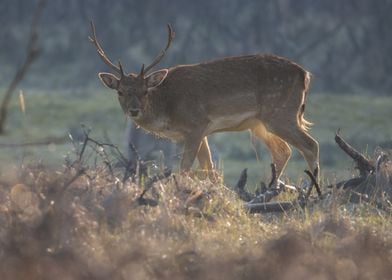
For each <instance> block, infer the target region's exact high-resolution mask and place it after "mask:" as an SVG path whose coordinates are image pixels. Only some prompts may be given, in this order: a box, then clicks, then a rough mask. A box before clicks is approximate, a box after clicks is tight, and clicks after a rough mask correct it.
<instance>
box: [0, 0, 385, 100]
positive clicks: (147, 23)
mask: <svg viewBox="0 0 392 280" xmlns="http://www.w3.org/2000/svg"><path fill="white" fill-rule="evenodd" d="M36 3H37V1H28V0H1V1H0V24H1V26H2V28H0V50H1V52H0V65H1V67H0V83H1V85H2V86H5V85H6V84H7V83H8V82H9V80H10V79H11V78H12V76H13V75H14V72H15V68H16V66H17V65H18V64H20V63H21V61H22V60H23V57H24V54H25V46H26V41H27V39H28V33H29V28H30V25H31V19H32V14H33V10H34V8H35V5H36ZM391 10H392V1H390V0H378V1H368V0H347V1H339V0H334V1H322V0H316V1H315V0H296V1H290V0H264V1H257V0H241V1H240V0H215V1H206V0H203V1H183V0H170V1H157V0H143V1H131V0H118V1H103V0H67V1H63V0H50V1H47V3H46V6H45V8H44V11H43V16H42V19H41V20H40V24H39V31H38V32H39V46H40V49H41V56H40V58H39V59H38V60H37V62H35V63H34V65H33V66H32V69H31V71H30V72H29V74H28V75H27V77H26V78H25V80H24V81H23V84H24V85H25V86H29V87H34V88H49V89H56V88H65V89H72V88H83V87H86V86H89V87H91V86H92V87H98V86H100V85H99V82H98V81H97V78H96V73H97V72H98V71H102V70H106V66H105V65H104V64H103V63H102V62H101V61H100V59H99V58H98V56H97V55H96V53H95V49H94V47H93V46H92V45H91V43H90V42H89V41H88V35H89V32H90V27H89V20H90V19H93V20H94V21H95V24H96V28H97V35H98V38H99V40H100V41H101V42H102V45H103V47H104V50H105V51H106V53H107V54H108V56H109V57H110V58H111V59H112V60H113V61H117V60H118V59H121V61H122V63H123V65H124V68H125V69H126V71H128V72H138V71H139V69H140V67H141V64H142V63H145V64H148V63H150V62H151V61H152V59H153V58H154V57H155V55H156V54H157V53H158V52H159V50H160V49H161V48H163V47H164V45H165V43H166V37H167V33H166V32H167V31H166V23H171V24H172V26H173V29H174V31H175V33H176V38H175V39H174V41H173V45H172V47H171V49H170V50H169V51H168V53H167V56H166V57H165V59H164V60H163V61H162V63H161V64H160V65H159V66H158V68H159V67H165V66H166V67H167V66H171V65H176V64H186V63H196V62H200V61H204V60H209V59H214V58H218V57H224V56H233V55H240V54H250V53H274V54H277V55H280V56H285V57H288V58H290V59H292V60H294V61H296V62H298V63H300V64H302V65H303V66H304V67H305V68H306V69H307V70H309V71H311V72H312V73H313V75H314V80H313V84H312V91H316V92H319V91H323V92H332V93H338V94H347V93H369V94H374V95H392V91H391V88H392V77H391V75H390V73H391V70H392V58H391V50H392V36H391V27H392V17H391V16H390V12H391Z"/></svg>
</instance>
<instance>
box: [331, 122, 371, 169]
mask: <svg viewBox="0 0 392 280" xmlns="http://www.w3.org/2000/svg"><path fill="white" fill-rule="evenodd" d="M335 142H336V143H337V144H338V146H339V147H340V148H341V149H342V150H343V151H344V152H345V153H346V154H347V155H349V156H350V157H351V158H352V159H353V160H354V161H355V162H356V164H357V168H358V170H359V174H360V176H361V177H365V176H367V175H368V174H369V173H373V172H374V170H375V168H374V166H373V164H372V163H371V162H370V160H369V159H367V158H366V157H365V156H364V155H362V154H361V153H360V152H358V151H357V150H355V149H354V148H353V147H352V146H351V145H350V144H348V143H347V142H346V141H344V140H343V138H342V137H341V136H340V134H339V130H338V131H337V132H336V135H335Z"/></svg>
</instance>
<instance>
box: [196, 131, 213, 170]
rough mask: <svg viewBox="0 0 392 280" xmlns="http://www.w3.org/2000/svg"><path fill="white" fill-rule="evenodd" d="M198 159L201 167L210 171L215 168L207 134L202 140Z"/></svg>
mask: <svg viewBox="0 0 392 280" xmlns="http://www.w3.org/2000/svg"><path fill="white" fill-rule="evenodd" d="M197 159H198V160H199V164H200V169H202V170H208V171H211V170H212V169H213V163H212V158H211V151H210V146H209V145H208V140H207V136H206V137H204V138H203V140H202V141H201V145H200V148H199V152H198V153H197Z"/></svg>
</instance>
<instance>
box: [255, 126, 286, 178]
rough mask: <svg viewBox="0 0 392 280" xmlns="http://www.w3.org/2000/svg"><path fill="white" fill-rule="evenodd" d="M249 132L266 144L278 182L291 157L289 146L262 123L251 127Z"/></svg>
mask: <svg viewBox="0 0 392 280" xmlns="http://www.w3.org/2000/svg"><path fill="white" fill-rule="evenodd" d="M251 132H252V134H253V135H254V136H256V137H257V138H258V139H260V140H263V142H264V143H265V144H266V146H267V148H268V150H269V152H270V154H271V158H272V162H273V163H274V164H275V166H276V179H277V180H279V177H280V175H281V174H282V172H283V170H284V169H285V167H286V165H287V162H288V160H289V158H290V156H291V149H290V146H289V145H288V144H287V142H286V141H284V140H283V139H282V138H280V137H279V136H277V135H275V134H273V133H271V132H269V131H268V130H267V129H266V128H265V126H264V125H263V123H262V122H259V123H257V124H256V125H255V126H253V127H252V128H251Z"/></svg>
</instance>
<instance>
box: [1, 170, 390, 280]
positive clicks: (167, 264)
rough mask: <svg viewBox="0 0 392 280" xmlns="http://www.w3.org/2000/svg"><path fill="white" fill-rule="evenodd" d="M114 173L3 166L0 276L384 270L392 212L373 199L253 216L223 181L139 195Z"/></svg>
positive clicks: (179, 181) (177, 180) (305, 274)
mask: <svg viewBox="0 0 392 280" xmlns="http://www.w3.org/2000/svg"><path fill="white" fill-rule="evenodd" d="M121 176H122V170H121V169H118V170H117V169H115V170H114V172H113V173H111V172H108V170H107V169H106V168H104V167H99V166H98V167H94V168H88V167H87V165H86V166H83V167H82V166H80V165H77V164H75V163H74V164H72V165H68V166H66V167H64V169H62V170H61V171H56V170H51V169H50V168H48V167H44V166H35V167H22V168H20V169H18V170H15V171H14V172H12V171H9V172H8V173H7V176H3V177H2V178H1V179H0V184H1V188H0V222H1V228H0V275H1V279H390V278H391V275H392V265H391V264H392V253H391V252H392V234H391V232H392V222H391V217H390V216H389V214H387V213H384V212H381V211H379V210H376V209H375V208H374V207H372V206H371V205H368V204H363V205H354V204H346V203H345V204H342V203H341V202H340V201H339V199H337V198H334V199H330V200H329V201H326V202H324V203H323V204H321V203H320V204H319V205H317V206H315V207H313V208H311V209H306V210H302V209H298V210H296V211H293V212H290V213H285V214H268V215H258V214H256V215H250V214H248V213H246V212H245V211H244V209H243V207H242V202H241V201H239V200H238V199H237V197H236V195H235V194H233V193H232V192H231V191H230V190H229V189H227V188H226V187H225V186H224V185H222V184H219V183H212V182H210V181H209V180H199V179H195V178H191V177H187V176H180V175H174V176H173V175H172V176H171V177H168V178H167V179H163V180H162V181H159V182H157V183H155V185H154V187H153V188H152V189H151V190H150V191H149V192H148V195H149V196H150V198H152V199H159V203H158V206H156V207H150V206H141V205H139V204H138V200H137V198H138V196H139V195H140V194H141V192H142V191H143V188H142V187H141V186H140V185H141V184H136V183H132V182H130V181H126V182H125V183H123V182H122V181H121V179H120V178H121ZM335 197H339V195H335Z"/></svg>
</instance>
